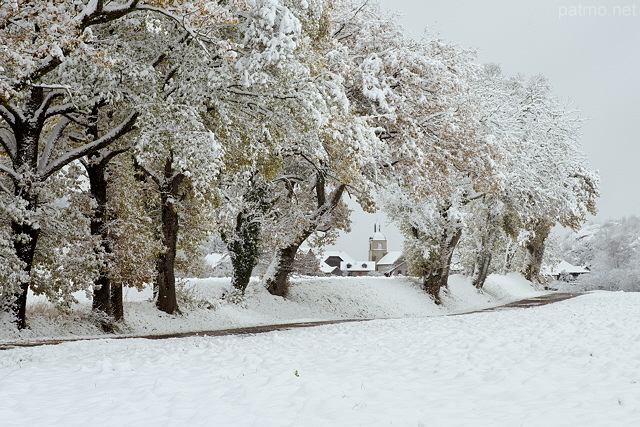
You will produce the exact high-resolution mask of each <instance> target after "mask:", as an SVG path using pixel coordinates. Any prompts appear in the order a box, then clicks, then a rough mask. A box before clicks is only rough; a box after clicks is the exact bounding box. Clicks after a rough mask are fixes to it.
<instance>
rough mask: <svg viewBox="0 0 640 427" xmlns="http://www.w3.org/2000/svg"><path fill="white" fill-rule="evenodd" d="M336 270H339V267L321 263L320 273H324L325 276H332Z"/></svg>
mask: <svg viewBox="0 0 640 427" xmlns="http://www.w3.org/2000/svg"><path fill="white" fill-rule="evenodd" d="M336 269H338V267H332V266H330V265H329V264H327V263H325V262H324V261H321V262H320V271H321V272H323V273H324V274H331V273H333V272H334V271H335V270H336Z"/></svg>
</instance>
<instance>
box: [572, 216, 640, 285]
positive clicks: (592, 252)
mask: <svg viewBox="0 0 640 427" xmlns="http://www.w3.org/2000/svg"><path fill="white" fill-rule="evenodd" d="M564 250H565V256H566V258H567V260H568V261H570V262H573V263H575V264H576V265H585V266H588V267H589V269H590V270H591V273H589V274H583V275H581V276H580V277H579V278H578V281H577V283H576V286H577V287H578V288H581V289H588V290H592V289H604V290H609V291H634V292H635V291H638V290H640V269H639V266H640V219H639V218H637V217H629V218H623V219H621V220H616V221H608V222H605V223H602V224H590V225H588V226H587V227H585V228H584V229H583V230H580V231H579V232H578V233H574V234H569V235H567V236H566V237H565V241H564Z"/></svg>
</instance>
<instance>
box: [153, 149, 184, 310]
mask: <svg viewBox="0 0 640 427" xmlns="http://www.w3.org/2000/svg"><path fill="white" fill-rule="evenodd" d="M172 163H173V156H170V157H169V158H168V159H167V161H166V162H165V168H164V180H163V181H162V183H161V186H160V209H161V215H160V220H161V222H162V244H163V246H164V250H163V251H162V252H161V253H160V256H159V257H158V264H157V265H158V272H157V273H158V275H157V279H156V282H157V284H158V299H157V300H156V307H158V309H160V310H161V311H164V312H165V313H169V314H174V313H179V312H180V310H179V309H178V301H177V298H176V275H175V262H176V249H177V244H178V226H179V218H178V212H177V211H176V206H175V203H176V201H177V200H179V198H180V196H179V190H180V184H181V183H182V180H183V179H184V175H182V174H176V175H174V173H173V166H172Z"/></svg>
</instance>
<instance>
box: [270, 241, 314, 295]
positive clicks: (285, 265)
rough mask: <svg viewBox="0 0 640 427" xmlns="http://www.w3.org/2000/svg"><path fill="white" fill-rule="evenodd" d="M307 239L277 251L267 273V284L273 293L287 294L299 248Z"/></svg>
mask: <svg viewBox="0 0 640 427" xmlns="http://www.w3.org/2000/svg"><path fill="white" fill-rule="evenodd" d="M305 239H306V237H305ZM305 239H303V240H301V241H298V242H299V243H298V242H296V243H293V244H291V245H289V246H287V247H286V248H280V249H278V250H277V251H276V254H275V256H274V258H273V261H272V262H271V266H269V270H268V271H267V273H266V274H265V284H266V286H267V290H268V291H269V293H271V295H276V296H280V297H286V296H287V290H288V287H289V275H290V274H291V271H292V270H293V263H294V261H295V259H296V254H297V253H298V249H299V248H300V245H301V244H302V242H304V240H305Z"/></svg>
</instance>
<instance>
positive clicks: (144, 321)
mask: <svg viewBox="0 0 640 427" xmlns="http://www.w3.org/2000/svg"><path fill="white" fill-rule="evenodd" d="M229 289H230V280H229V279H193V280H191V281H190V282H189V283H188V284H187V286H186V287H185V288H183V289H181V291H180V295H181V298H179V305H180V307H181V310H182V313H183V314H182V315H177V316H172V315H166V314H164V313H162V312H160V311H158V310H157V309H156V308H155V306H154V304H153V302H152V301H151V296H152V295H151V294H152V292H151V289H145V290H143V291H142V292H138V291H136V290H134V289H127V290H126V295H125V322H124V323H123V324H120V325H118V329H119V331H118V332H119V334H121V335H122V334H130V335H148V334H166V333H174V332H188V331H206V330H214V329H225V328H236V327H242V326H255V325H264V324H274V323H288V322H301V321H310V320H327V319H344V318H381V317H385V318H393V317H424V316H434V315H443V314H447V313H455V312H462V311H470V310H475V309H479V308H485V307H491V306H496V305H500V304H504V303H507V302H510V301H514V300H517V299H521V298H525V297H529V296H535V295H540V294H541V292H539V291H535V290H533V289H532V287H531V284H530V283H529V282H527V281H525V280H524V279H523V278H522V276H520V275H517V274H511V275H507V276H499V275H492V276H490V277H489V279H488V280H487V283H486V284H485V290H484V291H483V292H481V293H479V292H477V291H476V289H475V288H474V287H473V286H472V285H471V283H470V281H469V279H468V278H465V277H463V276H453V277H451V279H450V285H449V291H448V292H446V294H444V295H443V298H442V299H443V305H442V306H436V305H435V304H434V303H433V301H432V300H431V299H430V298H429V296H427V295H426V294H425V292H424V291H422V290H421V289H420V288H419V286H418V285H417V284H416V283H415V281H413V280H411V279H406V278H405V279H403V278H398V277H395V278H386V277H363V278H355V277H354V278H340V277H331V278H297V279H295V280H294V285H293V286H292V287H291V290H290V294H289V297H288V298H287V299H286V300H285V299H282V298H280V297H274V296H272V295H270V294H269V293H268V292H267V291H266V290H265V289H264V287H263V286H261V285H260V284H259V283H258V281H257V280H255V281H253V282H252V283H251V285H250V286H249V288H248V289H247V293H246V298H245V299H244V301H242V302H241V303H240V304H238V303H232V302H230V301H229V300H228V298H225V295H229ZM76 297H77V299H78V300H79V303H78V304H76V305H75V306H74V307H73V311H72V312H71V313H69V314H60V313H58V312H56V310H55V309H54V308H53V307H52V306H51V305H50V304H48V303H46V302H45V301H44V297H33V296H31V297H30V298H29V301H30V303H29V307H28V312H27V321H28V323H29V325H30V329H28V330H25V331H21V332H17V331H16V329H15V328H14V327H12V325H10V324H9V323H8V320H7V319H4V321H3V320H2V319H1V318H0V343H1V342H2V341H5V342H6V341H17V340H18V341H19V340H33V339H40V338H64V337H97V336H103V335H104V334H103V333H102V331H101V330H100V329H99V328H97V327H96V326H95V321H94V320H93V319H92V317H91V316H92V315H91V302H90V300H88V299H87V297H86V296H85V295H84V293H78V294H77V295H76ZM3 322H4V324H3Z"/></svg>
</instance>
